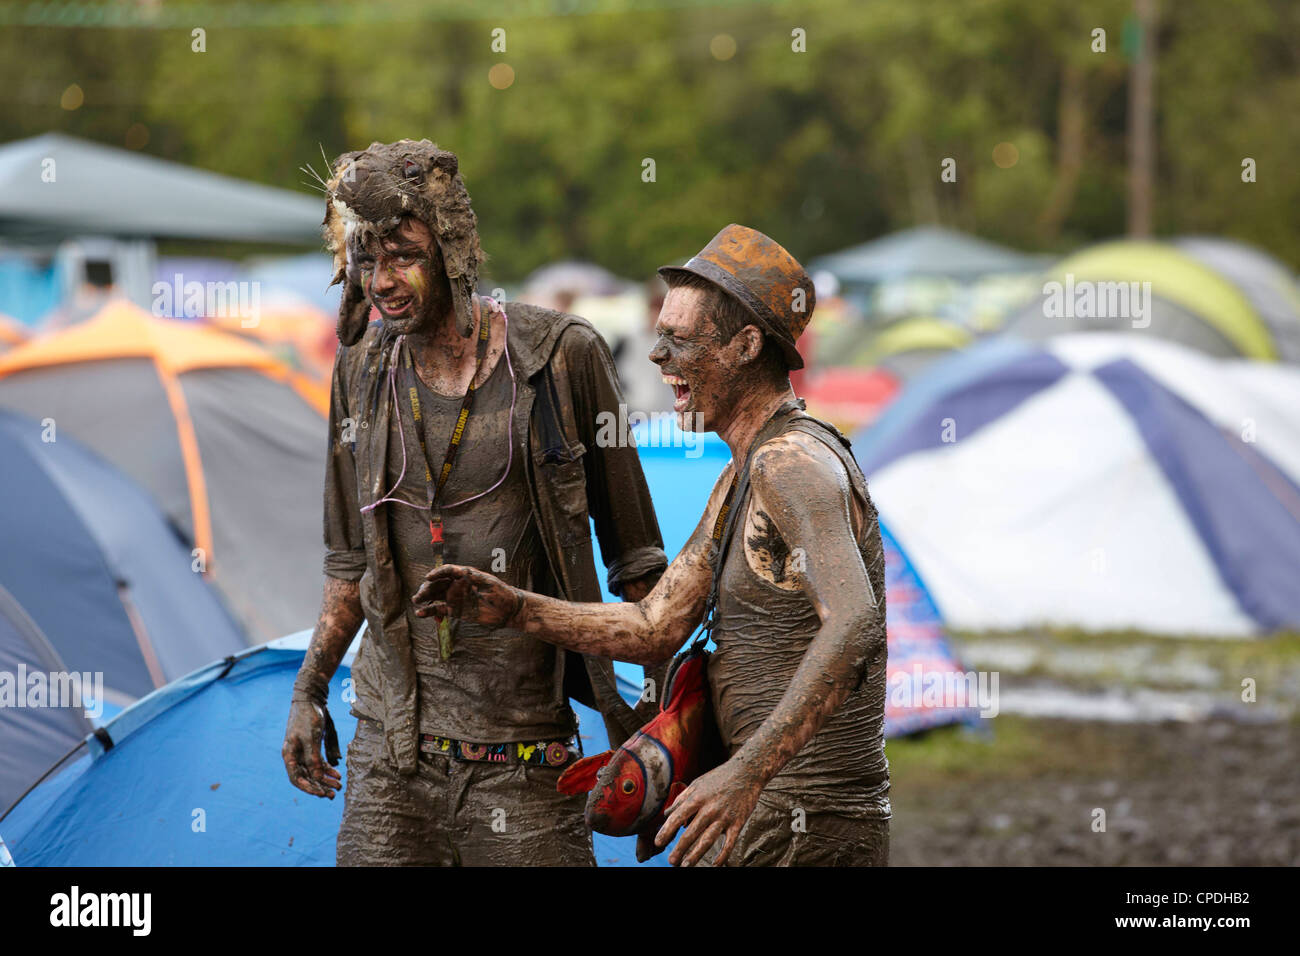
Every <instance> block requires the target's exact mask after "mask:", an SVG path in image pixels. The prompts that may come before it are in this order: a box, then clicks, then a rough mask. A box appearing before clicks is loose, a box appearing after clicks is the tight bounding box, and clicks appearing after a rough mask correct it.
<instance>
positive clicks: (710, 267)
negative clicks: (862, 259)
mask: <svg viewBox="0 0 1300 956" xmlns="http://www.w3.org/2000/svg"><path fill="white" fill-rule="evenodd" d="M674 272H690V273H693V274H694V275H697V276H700V277H701V278H703V279H707V280H708V281H710V282H712V283H713V284H714V285H716V286H718V287H719V288H720V289H722V291H724V292H726V293H727V294H729V295H731V296H733V297H735V298H736V299H737V300H738V301H739V302H740V304H741V305H743V306H744V307H745V308H746V310H748V311H749V313H750V314H751V315H753V316H754V318H755V319H756V320H757V322H756V324H757V325H758V327H759V328H761V329H762V330H763V331H764V332H765V333H766V334H768V335H770V336H771V337H772V338H773V339H775V340H776V342H777V344H778V345H780V347H781V351H782V352H783V353H784V354H785V360H786V364H787V365H788V366H789V367H790V368H792V369H796V368H803V357H802V356H801V355H800V354H799V349H798V348H796V347H795V342H796V341H798V339H799V336H800V334H801V333H802V332H803V330H804V327H805V326H807V325H808V320H809V319H810V318H811V317H812V312H813V308H814V307H815V306H816V304H817V293H816V292H814V291H813V283H812V279H811V278H809V277H808V273H807V272H805V271H804V268H803V266H801V265H799V260H797V259H796V258H795V257H794V256H792V255H790V253H788V252H786V251H785V249H784V248H783V247H782V246H781V244H780V243H778V242H776V241H775V240H774V239H771V238H769V237H768V236H765V235H763V234H762V233H761V232H759V231H758V230H757V229H750V228H749V227H748V226H741V225H737V224H736V223H734V222H733V223H732V224H731V225H729V226H727V227H726V228H725V229H723V230H722V231H721V232H719V233H718V234H717V235H716V236H714V237H713V238H712V239H711V240H709V244H708V245H707V246H705V247H704V248H703V249H701V250H700V252H699V254H698V255H695V256H693V257H692V258H691V259H690V260H688V261H687V262H686V264H685V265H680V266H663V267H661V268H660V269H659V274H660V275H661V276H664V277H665V278H667V277H668V275H669V274H670V273H674Z"/></svg>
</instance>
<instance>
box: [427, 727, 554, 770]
mask: <svg viewBox="0 0 1300 956" xmlns="http://www.w3.org/2000/svg"><path fill="white" fill-rule="evenodd" d="M571 740H572V738H570V740H538V741H535V742H534V743H522V744H521V743H513V744H472V743H470V742H469V741H468V740H452V739H451V738H449V737H438V736H435V735H434V734H420V752H421V753H423V754H445V755H447V756H448V757H451V758H452V759H453V760H475V761H480V760H481V761H487V762H488V763H531V764H537V765H538V766H542V767H563V766H564V765H565V764H566V763H568V762H569V761H570V760H576V759H577V757H578V754H577V751H576V750H574V749H573V748H572V747H571V746H570V743H571Z"/></svg>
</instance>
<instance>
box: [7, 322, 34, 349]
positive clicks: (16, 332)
mask: <svg viewBox="0 0 1300 956" xmlns="http://www.w3.org/2000/svg"><path fill="white" fill-rule="evenodd" d="M30 337H31V333H30V332H29V331H28V330H27V327H26V326H25V325H23V324H22V323H21V322H19V321H18V320H17V319H11V318H9V316H7V315H4V314H3V313H0V352H3V351H4V350H5V349H8V348H13V347H14V346H15V345H21V344H22V343H23V342H26V341H27V340H28V339H29V338H30Z"/></svg>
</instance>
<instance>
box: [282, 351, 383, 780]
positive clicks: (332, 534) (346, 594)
mask: <svg viewBox="0 0 1300 956" xmlns="http://www.w3.org/2000/svg"><path fill="white" fill-rule="evenodd" d="M345 354H346V350H341V351H340V353H339V357H338V359H337V360H336V362H335V370H334V386H333V390H332V394H331V398H330V439H329V441H330V453H329V460H328V463H327V465H326V470H325V500H324V503H325V522H324V524H325V549H326V554H325V586H324V594H323V597H322V599H321V609H320V614H319V616H318V617H317V620H316V628H315V630H314V631H313V633H312V636H311V643H310V644H309V645H308V646H307V653H306V655H305V656H304V658H303V662H302V666H301V667H300V668H299V669H298V676H297V679H296V680H295V681H294V686H293V697H292V699H291V702H290V707H289V722H288V726H287V727H286V729H285V739H284V745H283V747H282V748H281V757H282V758H283V760H284V765H285V770H286V771H287V772H288V774H289V779H290V781H291V782H292V783H293V784H294V786H296V787H298V788H299V789H300V790H304V791H306V792H307V793H310V794H312V795H314V796H318V797H330V798H333V796H334V791H336V790H338V789H339V788H340V786H341V783H340V778H339V773H338V771H337V770H335V769H334V768H333V767H330V766H326V765H325V761H323V760H322V759H321V746H322V744H324V747H325V757H326V759H327V760H328V761H329V762H330V763H337V762H338V759H339V755H338V753H337V738H334V737H333V735H332V733H331V732H330V731H331V729H332V724H331V721H330V718H329V716H328V713H329V710H328V701H329V683H330V679H331V678H332V677H333V676H334V672H335V671H336V670H338V666H339V662H340V661H341V660H342V659H343V655H344V654H345V653H346V652H347V649H348V645H349V644H350V643H351V642H352V638H353V637H354V636H355V635H356V633H357V629H358V628H359V627H360V626H361V621H362V618H363V613H362V609H361V597H360V585H359V583H358V581H359V579H360V578H361V575H362V573H363V572H364V571H365V547H364V544H363V543H362V539H361V523H360V511H359V509H358V507H357V490H356V470H355V465H354V462H353V457H352V450H351V445H350V442H349V441H347V440H346V439H347V438H348V436H349V434H350V432H351V427H352V426H351V424H350V422H349V420H348V419H347V413H346V402H345V397H344V395H343V389H342V386H341V384H340V369H339V366H340V365H342V363H343V356H344V355H345Z"/></svg>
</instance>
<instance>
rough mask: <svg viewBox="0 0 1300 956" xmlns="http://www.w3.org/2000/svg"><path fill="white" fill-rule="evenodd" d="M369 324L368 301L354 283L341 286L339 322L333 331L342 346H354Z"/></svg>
mask: <svg viewBox="0 0 1300 956" xmlns="http://www.w3.org/2000/svg"><path fill="white" fill-rule="evenodd" d="M369 324H370V300H369V299H367V298H366V294H365V293H364V292H362V291H361V286H359V285H357V284H356V283H355V282H347V283H344V285H343V299H342V300H341V301H340V302H339V321H338V325H336V326H335V328H334V331H335V332H336V333H338V337H339V341H340V342H341V343H342V344H344V345H356V344H357V343H358V342H360V341H361V336H363V335H365V334H366V326H367V325H369Z"/></svg>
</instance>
